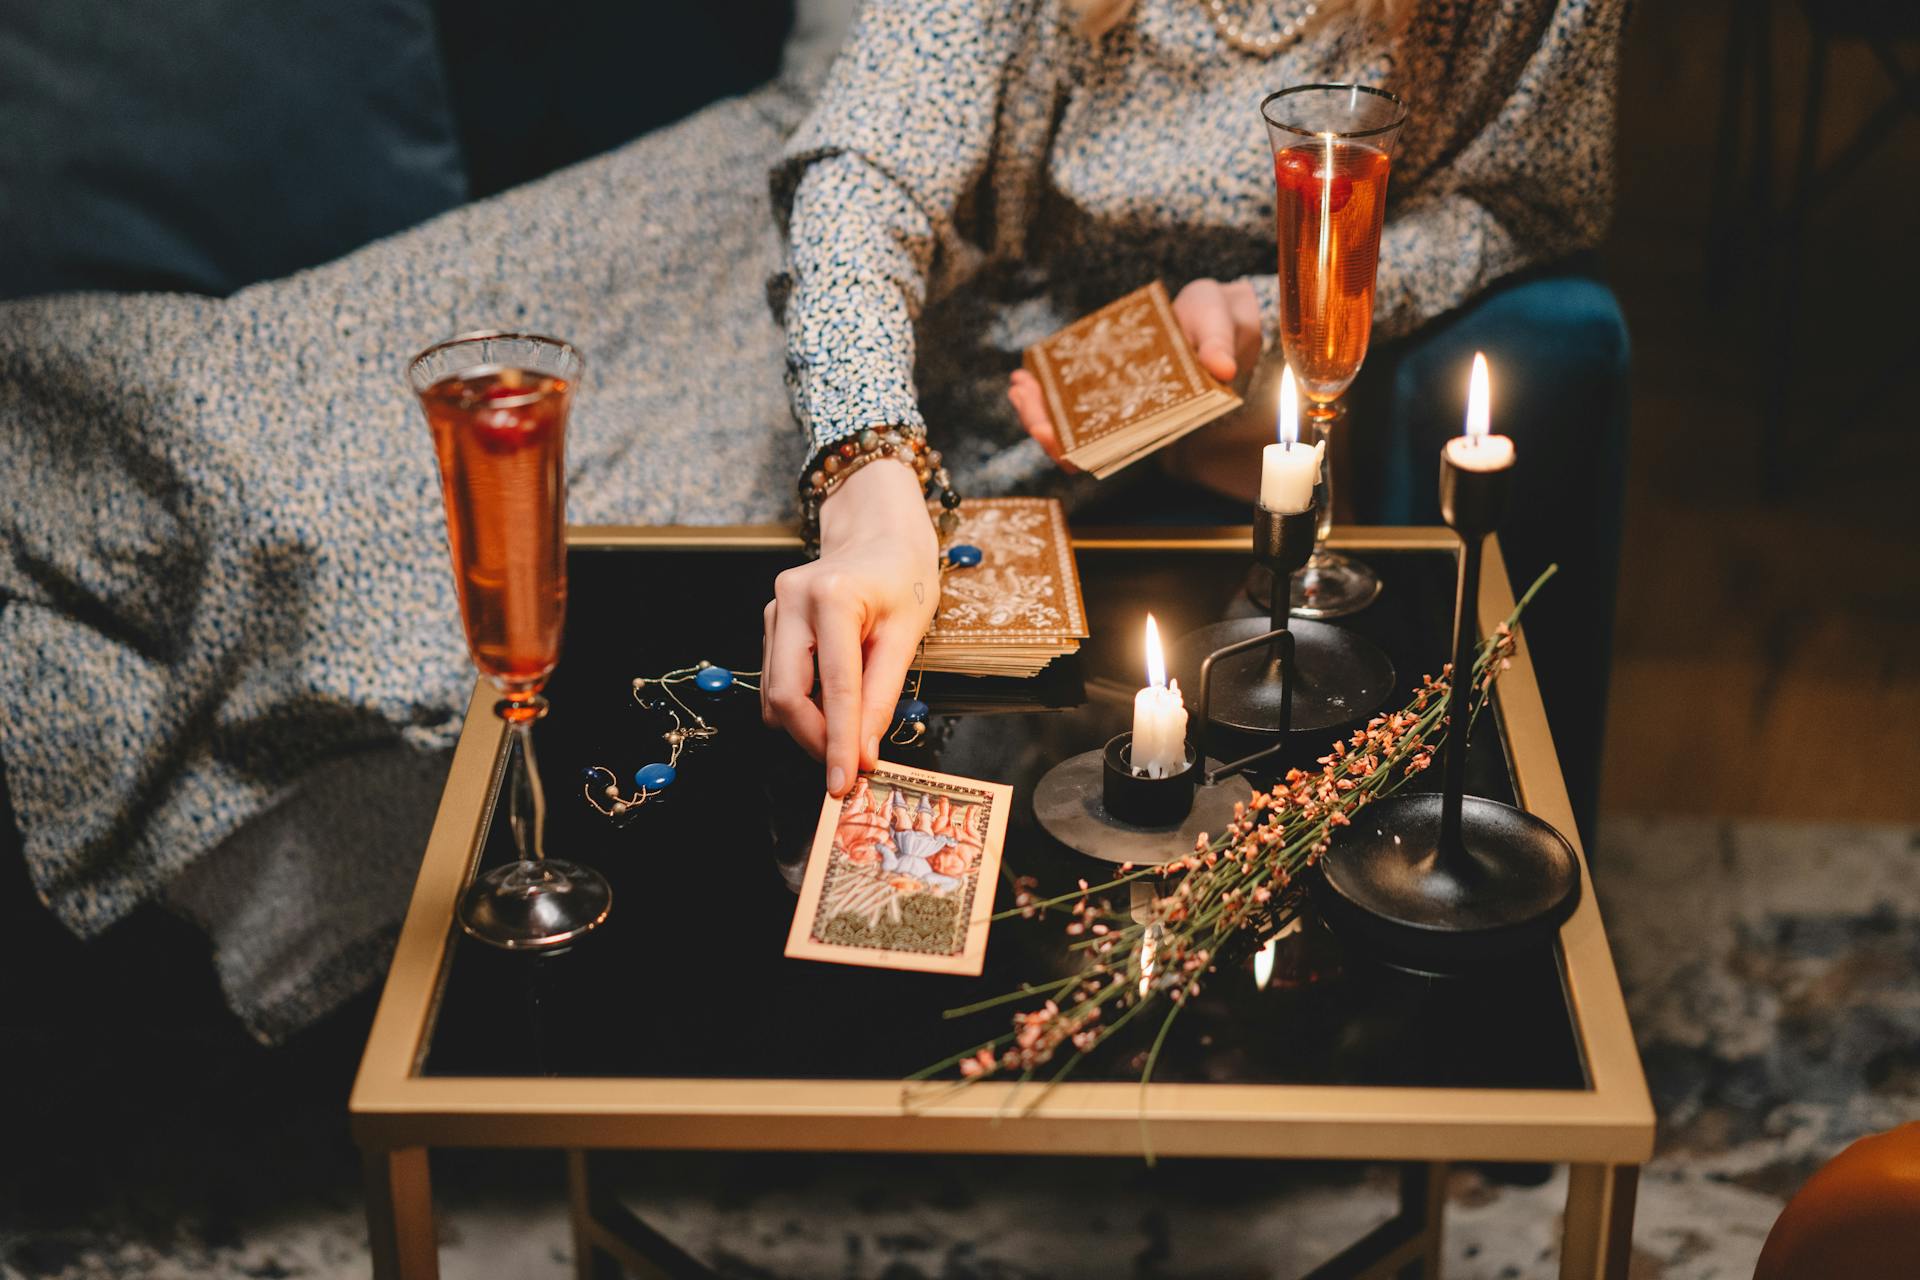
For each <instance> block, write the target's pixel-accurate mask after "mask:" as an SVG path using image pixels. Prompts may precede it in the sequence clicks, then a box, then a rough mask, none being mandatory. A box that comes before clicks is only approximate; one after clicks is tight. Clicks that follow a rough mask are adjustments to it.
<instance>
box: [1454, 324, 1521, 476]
mask: <svg viewBox="0 0 1920 1280" xmlns="http://www.w3.org/2000/svg"><path fill="white" fill-rule="evenodd" d="M1490 400H1491V395H1490V393H1489V391H1488V389H1487V358H1486V356H1484V355H1482V354H1481V353H1480V352H1478V351H1476V352H1474V353H1473V377H1472V379H1471V380H1470V381H1469V382H1468V383H1467V430H1466V434H1464V435H1459V436H1455V437H1454V438H1453V439H1451V440H1449V441H1447V461H1448V462H1451V463H1452V464H1453V465H1454V466H1456V467H1460V468H1462V469H1464V470H1467V471H1504V470H1506V469H1507V468H1508V467H1510V466H1512V465H1513V441H1512V440H1511V439H1509V438H1508V437H1506V436H1494V435H1488V434H1487V428H1488V423H1489V419H1490V417H1491V413H1490Z"/></svg>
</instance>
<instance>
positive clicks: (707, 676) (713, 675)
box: [693, 667, 733, 693]
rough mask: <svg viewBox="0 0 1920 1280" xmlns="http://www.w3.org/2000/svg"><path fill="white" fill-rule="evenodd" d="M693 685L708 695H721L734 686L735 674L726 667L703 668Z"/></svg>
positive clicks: (694, 679)
mask: <svg viewBox="0 0 1920 1280" xmlns="http://www.w3.org/2000/svg"><path fill="white" fill-rule="evenodd" d="M693 683H694V684H695V685H696V686H697V687H699V688H700V689H703V690H705V691H706V692H708V693H719V692H720V691H721V690H722V689H727V688H731V687H732V686H733V672H731V671H729V670H727V669H726V668H725V667H702V668H700V673H699V674H698V675H696V676H694V678H693Z"/></svg>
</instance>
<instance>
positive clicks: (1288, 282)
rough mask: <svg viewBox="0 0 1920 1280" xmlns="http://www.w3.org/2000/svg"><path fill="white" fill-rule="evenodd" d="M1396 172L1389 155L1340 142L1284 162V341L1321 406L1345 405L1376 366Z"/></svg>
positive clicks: (1280, 198)
mask: <svg viewBox="0 0 1920 1280" xmlns="http://www.w3.org/2000/svg"><path fill="white" fill-rule="evenodd" d="M1391 164H1392V162H1391V161H1390V160H1389V159H1388V158H1387V155H1386V153H1385V152H1383V151H1379V150H1376V149H1375V148H1373V147H1370V146H1367V145H1366V144H1365V143H1360V142H1344V141H1340V140H1338V139H1334V138H1331V137H1329V138H1326V139H1323V140H1320V141H1314V142H1303V143H1300V144H1298V145H1296V146H1291V147H1288V148H1286V149H1285V150H1283V151H1281V152H1279V153H1278V155H1276V156H1275V157H1274V190H1275V193H1276V195H1275V213H1274V219H1275V224H1276V228H1277V230H1278V232H1279V242H1280V341H1281V345H1282V347H1283V349H1284V350H1285V352H1286V356H1287V363H1288V364H1290V365H1292V366H1293V373H1294V377H1296V378H1297V379H1299V381H1300V388H1301V390H1302V391H1303V392H1304V393H1306V395H1307V396H1308V397H1309V398H1310V399H1312V400H1315V401H1319V402H1322V403H1325V402H1329V401H1332V400H1334V399H1335V398H1337V397H1338V396H1339V395H1340V393H1341V392H1343V391H1345V390H1346V389H1347V385H1348V384H1349V383H1351V382H1352V381H1353V378H1354V375H1355V374H1357V373H1359V372H1360V365H1361V362H1362V361H1363V360H1365V359H1366V355H1367V339H1368V337H1369V336H1370V335H1371V334H1372V331H1373V285H1374V272H1375V268H1376V267H1377V265H1378V263H1379V258H1380V224H1381V220H1382V218H1383V217H1384V215H1385V213H1386V204H1387V171H1388V169H1389V168H1390V167H1391Z"/></svg>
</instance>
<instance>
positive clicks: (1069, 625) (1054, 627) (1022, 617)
mask: <svg viewBox="0 0 1920 1280" xmlns="http://www.w3.org/2000/svg"><path fill="white" fill-rule="evenodd" d="M947 541H948V545H950V546H958V545H963V544H971V545H972V546H975V547H978V548H980V552H981V560H980V563H979V564H977V565H974V566H972V567H971V568H964V569H960V568H956V569H951V570H949V571H948V572H946V573H945V574H943V575H942V577H941V582H940V609H939V612H938V613H936V614H935V615H934V618H933V626H932V627H930V628H929V629H928V630H927V638H926V644H925V646H924V647H923V648H922V650H921V653H920V658H919V663H920V665H922V666H923V667H924V668H925V669H926V670H928V671H945V672H950V673H952V674H955V675H963V676H1032V675H1036V674H1038V673H1039V672H1040V671H1041V670H1042V669H1043V668H1044V667H1045V666H1046V665H1047V664H1048V663H1050V662H1052V661H1053V660H1054V659H1055V658H1058V657H1062V656H1063V655H1065V654H1069V653H1077V652H1078V651H1079V649H1080V642H1081V641H1082V640H1084V639H1086V638H1087V613H1086V608H1085V606H1084V605H1083V604H1082V603H1081V601H1080V574H1079V572H1078V570H1076V569H1075V567H1074V562H1073V543H1072V542H1071V541H1070V540H1069V539H1068V537H1067V521H1066V516H1065V514H1064V513H1062V511H1061V509H1060V504H1059V503H1058V502H1056V501H1054V500H1053V499H1052V498H975V499H969V500H968V501H966V502H963V503H961V504H960V524H959V527H958V528H957V529H956V530H955V531H954V532H953V534H952V535H951V536H950V537H949V538H948V539H947Z"/></svg>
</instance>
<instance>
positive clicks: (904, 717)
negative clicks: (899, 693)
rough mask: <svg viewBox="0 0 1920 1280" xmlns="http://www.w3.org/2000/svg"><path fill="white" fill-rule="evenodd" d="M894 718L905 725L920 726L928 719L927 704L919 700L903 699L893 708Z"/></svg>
mask: <svg viewBox="0 0 1920 1280" xmlns="http://www.w3.org/2000/svg"><path fill="white" fill-rule="evenodd" d="M893 718H894V719H895V720H898V721H901V722H902V723H905V724H918V723H920V722H921V721H922V720H925V719H926V718H927V704H926V703H924V702H922V701H920V699H918V698H902V699H900V701H899V702H898V703H897V704H896V705H895V706H894V708H893Z"/></svg>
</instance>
